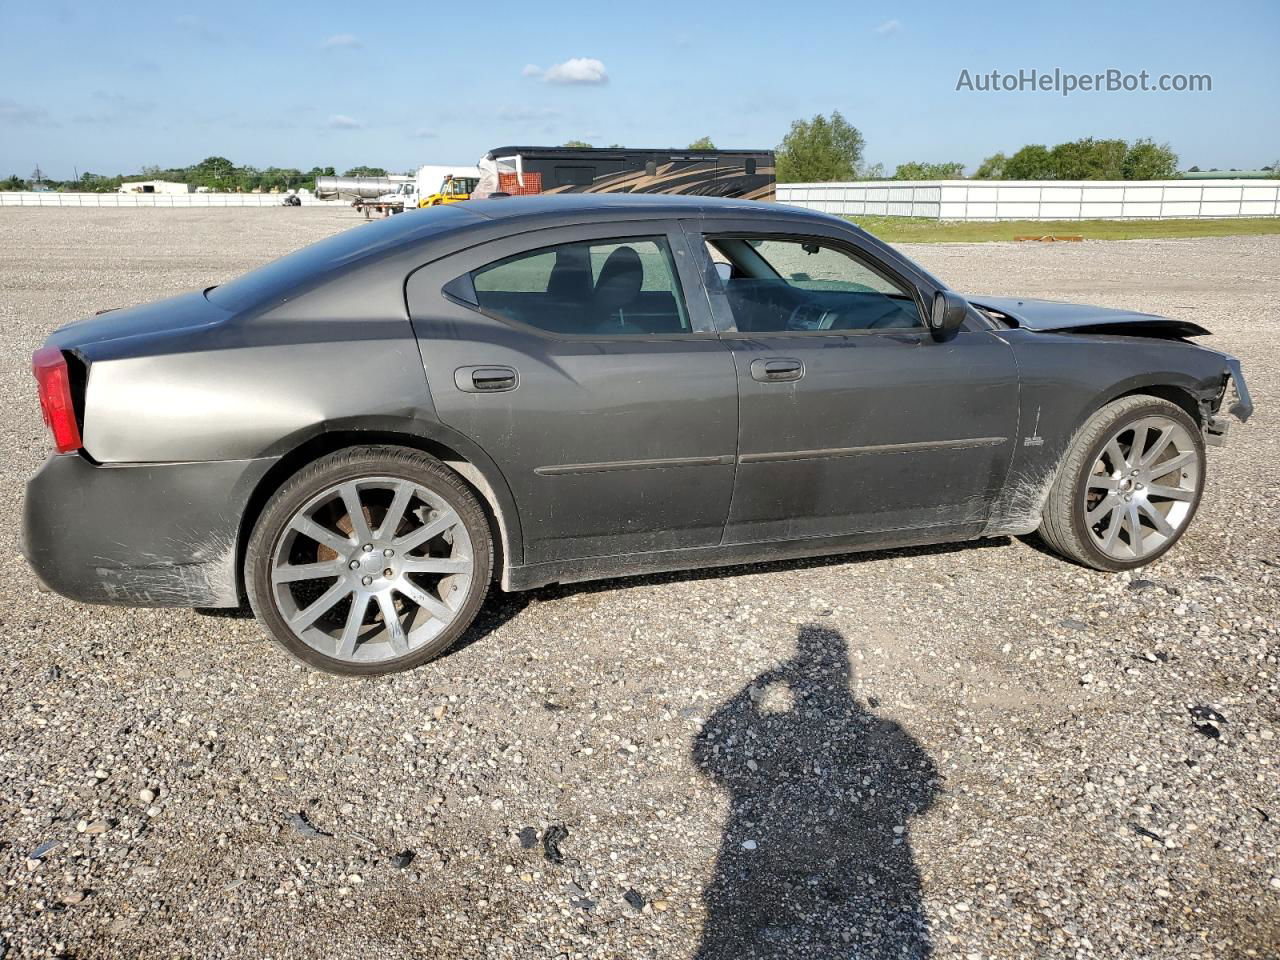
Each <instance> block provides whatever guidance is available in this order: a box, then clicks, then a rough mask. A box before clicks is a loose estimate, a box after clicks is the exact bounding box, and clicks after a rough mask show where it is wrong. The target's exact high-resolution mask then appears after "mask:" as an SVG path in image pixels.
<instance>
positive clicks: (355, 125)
mask: <svg viewBox="0 0 1280 960" xmlns="http://www.w3.org/2000/svg"><path fill="white" fill-rule="evenodd" d="M329 126H331V127H332V128H333V129H334V130H359V129H360V127H361V126H363V124H361V123H360V121H359V120H355V119H353V118H351V117H348V116H346V115H345V114H342V113H335V114H334V115H333V116H331V117H330V118H329Z"/></svg>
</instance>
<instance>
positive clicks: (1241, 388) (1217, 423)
mask: <svg viewBox="0 0 1280 960" xmlns="http://www.w3.org/2000/svg"><path fill="white" fill-rule="evenodd" d="M1222 359H1223V360H1224V361H1225V362H1226V364H1227V372H1226V374H1225V376H1224V378H1223V383H1222V393H1221V394H1219V396H1218V397H1217V407H1216V409H1214V410H1213V411H1212V413H1210V414H1209V416H1208V417H1206V418H1205V421H1204V435H1205V441H1206V442H1207V443H1210V444H1212V445H1214V446H1219V447H1220V446H1222V445H1223V444H1225V443H1226V442H1227V430H1228V429H1230V427H1231V421H1230V419H1228V417H1227V416H1224V415H1223V414H1222V413H1220V412H1219V411H1221V409H1222V405H1223V403H1225V402H1226V398H1227V394H1228V392H1230V391H1234V393H1235V399H1234V400H1233V401H1232V403H1231V404H1230V406H1228V407H1227V413H1228V414H1230V415H1231V416H1232V417H1235V418H1236V419H1237V420H1239V421H1240V422H1241V423H1244V422H1245V421H1246V420H1248V419H1249V417H1251V416H1252V415H1253V400H1252V399H1250V397H1249V387H1248V385H1247V384H1246V383H1245V382H1244V371H1243V370H1241V368H1240V361H1239V360H1237V359H1236V358H1235V357H1231V356H1227V355H1226V354H1223V356H1222Z"/></svg>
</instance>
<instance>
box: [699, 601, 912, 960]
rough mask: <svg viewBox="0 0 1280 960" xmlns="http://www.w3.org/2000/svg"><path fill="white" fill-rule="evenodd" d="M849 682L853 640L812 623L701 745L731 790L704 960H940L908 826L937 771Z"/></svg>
mask: <svg viewBox="0 0 1280 960" xmlns="http://www.w3.org/2000/svg"><path fill="white" fill-rule="evenodd" d="M849 679H850V670H849V656H848V649H847V646H846V644H845V640H844V637H843V636H841V635H840V634H839V633H837V632H835V631H832V630H828V629H824V628H821V627H817V626H806V627H802V628H801V629H800V632H799V637H798V639H797V643H796V653H795V655H794V656H793V657H792V658H791V659H790V660H788V661H787V662H786V663H784V664H782V665H781V666H780V667H778V668H776V669H773V670H769V671H767V672H765V673H763V674H761V675H760V676H758V677H756V678H755V679H754V680H753V681H752V682H751V683H750V684H748V685H747V686H746V687H745V688H744V689H743V690H742V691H741V692H739V693H738V694H737V695H736V696H734V697H733V698H732V699H731V700H729V701H728V702H726V703H725V704H724V705H723V706H721V707H720V708H719V709H718V710H717V711H716V712H715V713H714V714H713V715H712V716H711V717H710V718H709V719H708V721H707V723H706V724H705V725H704V726H703V728H702V731H701V733H700V734H699V735H698V737H697V739H696V740H695V742H694V745H693V759H694V762H695V763H696V764H697V765H698V767H699V769H700V770H701V771H702V772H703V773H704V774H706V775H707V776H708V777H709V778H711V779H712V780H713V781H715V783H717V784H718V785H720V786H721V787H723V788H725V789H726V790H728V791H729V793H730V809H729V818H728V821H727V822H726V824H725V828H724V836H723V839H722V841H721V846H720V853H719V856H718V858H717V861H716V869H715V875H714V877H713V879H712V881H711V882H710V884H709V885H708V887H707V889H706V890H705V891H704V892H703V899H704V901H705V903H706V909H707V919H706V925H705V927H704V928H703V935H702V941H701V945H700V947H699V951H698V954H697V956H698V958H699V960H721V958H724V960H728V958H733V960H742V958H746V957H775V956H777V957H781V956H797V957H801V956H802V957H805V958H819V957H837V956H838V957H856V958H859V960H889V958H894V960H917V958H925V957H928V956H929V955H930V953H931V944H930V939H929V928H928V921H927V918H926V915H925V912H924V909H923V906H922V904H921V891H920V873H919V871H918V870H917V869H916V865H915V861H914V858H913V856H912V852H911V844H910V833H909V830H908V822H909V821H910V819H911V818H912V817H913V816H918V815H919V814H920V813H922V812H923V811H924V810H925V809H927V808H928V806H929V804H930V803H931V802H932V800H933V798H934V795H935V793H936V790H937V787H936V784H937V771H936V769H935V767H934V764H933V761H932V760H931V759H930V758H929V755H928V754H927V753H926V752H925V751H924V750H923V748H921V746H920V745H919V744H918V743H917V742H916V741H915V740H914V739H913V738H912V737H911V736H910V734H908V733H907V732H906V731H905V730H903V729H902V727H900V726H899V725H898V724H896V723H894V722H893V721H890V720H882V719H880V718H879V717H877V716H876V715H875V714H874V713H872V712H871V710H870V709H868V707H867V706H865V705H863V704H862V703H860V702H859V701H858V700H856V699H855V698H854V696H853V694H852V692H851V691H850V688H849Z"/></svg>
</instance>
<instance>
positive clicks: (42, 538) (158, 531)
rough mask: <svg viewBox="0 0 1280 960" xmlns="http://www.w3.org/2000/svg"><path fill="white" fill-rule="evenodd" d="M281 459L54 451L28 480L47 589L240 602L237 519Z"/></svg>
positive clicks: (38, 565) (32, 528) (196, 602)
mask: <svg viewBox="0 0 1280 960" xmlns="http://www.w3.org/2000/svg"><path fill="white" fill-rule="evenodd" d="M275 462H276V461H275V460H274V459H261V460H224V461H213V462H203V463H147V464H126V465H100V464H95V463H93V462H92V461H90V460H88V459H87V458H85V457H82V456H80V455H79V454H62V455H58V456H53V457H50V458H49V459H48V460H47V461H45V463H44V465H43V466H42V467H41V468H40V470H39V471H38V472H37V473H36V475H35V476H34V477H32V478H31V480H30V482H29V483H28V484H27V496H26V502H25V504H24V506H23V518H22V533H21V537H20V541H19V542H20V546H21V550H22V554H23V556H24V557H26V559H27V562H28V563H29V564H30V565H31V567H32V569H33V570H34V571H35V574H36V576H37V577H38V578H39V579H40V581H41V583H42V584H43V585H44V586H47V587H48V588H49V589H51V590H53V591H55V592H56V593H60V594H62V595H63V596H64V597H69V598H70V599H72V600H78V601H80V602H83V603H108V604H126V605H129V606H151V607H234V606H238V605H239V603H240V591H239V577H238V547H239V536H240V522H241V519H242V518H243V516H244V513H245V508H246V506H247V504H248V502H249V497H250V495H251V494H252V492H253V490H254V488H255V487H256V486H257V484H258V481H260V480H261V479H262V477H263V475H264V474H265V473H266V472H267V470H268V469H269V468H270V467H271V465H272V464H273V463H275Z"/></svg>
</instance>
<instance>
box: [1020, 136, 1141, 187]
mask: <svg viewBox="0 0 1280 960" xmlns="http://www.w3.org/2000/svg"><path fill="white" fill-rule="evenodd" d="M1127 148H1128V144H1126V143H1125V142H1124V141H1123V140H1095V139H1093V137H1083V138H1081V139H1079V140H1072V141H1070V142H1068V143H1060V144H1058V145H1057V146H1055V147H1054V148H1053V149H1052V150H1050V151H1049V158H1050V162H1051V165H1052V172H1051V173H1050V175H1049V177H1048V178H1047V179H1050V180H1122V179H1123V178H1124V157H1125V152H1126V150H1127ZM1019 179H1021V178H1019Z"/></svg>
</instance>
